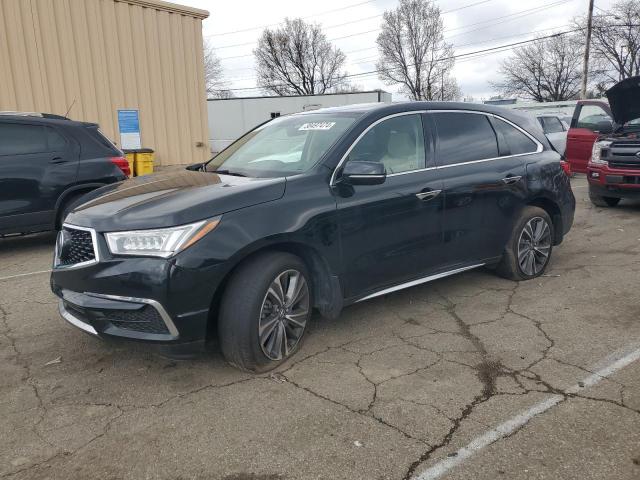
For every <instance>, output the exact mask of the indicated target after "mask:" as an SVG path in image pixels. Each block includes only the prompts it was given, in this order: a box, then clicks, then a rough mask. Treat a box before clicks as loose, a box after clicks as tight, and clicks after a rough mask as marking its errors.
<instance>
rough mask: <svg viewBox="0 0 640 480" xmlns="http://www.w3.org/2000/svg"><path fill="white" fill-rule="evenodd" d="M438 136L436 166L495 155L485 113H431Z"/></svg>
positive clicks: (495, 146) (495, 144) (496, 142)
mask: <svg viewBox="0 0 640 480" xmlns="http://www.w3.org/2000/svg"><path fill="white" fill-rule="evenodd" d="M433 120H434V122H435V124H436V129H437V132H438V133H437V135H438V147H437V151H438V154H437V158H436V160H437V162H438V165H440V166H442V165H454V164H456V163H463V162H472V161H474V160H485V159H487V158H496V157H498V156H499V154H498V140H497V138H496V134H495V132H494V131H493V128H492V127H491V124H490V123H489V119H488V118H487V116H486V115H483V114H476V113H462V112H461V113H457V112H443V113H437V112H436V113H434V114H433Z"/></svg>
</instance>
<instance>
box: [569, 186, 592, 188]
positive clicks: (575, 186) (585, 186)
mask: <svg viewBox="0 0 640 480" xmlns="http://www.w3.org/2000/svg"><path fill="white" fill-rule="evenodd" d="M588 186H589V185H575V186H573V187H571V188H587V187H588Z"/></svg>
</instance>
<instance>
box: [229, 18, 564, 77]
mask: <svg viewBox="0 0 640 480" xmlns="http://www.w3.org/2000/svg"><path fill="white" fill-rule="evenodd" d="M570 26H571V25H570V24H567V25H559V26H555V27H549V28H542V29H540V30H532V31H529V32H524V33H519V34H517V35H503V36H501V37H493V38H489V39H487V40H483V41H481V42H469V43H463V44H461V45H454V46H453V48H456V49H458V48H463V47H468V46H471V45H481V44H483V43H491V42H495V41H496V40H507V39H512V38H518V37H524V36H526V35H534V34H536V33H541V32H548V31H549V30H557V29H560V28H567V27H570ZM374 48H377V47H374ZM377 58H378V55H370V56H368V57H364V58H358V59H354V60H352V61H350V62H348V65H359V64H362V63H373V62H372V61H373V60H375V59H377ZM248 70H255V67H249V68H248ZM227 80H229V81H234V82H243V81H248V80H256V77H255V76H252V77H231V78H228V79H227ZM256 88H259V87H256Z"/></svg>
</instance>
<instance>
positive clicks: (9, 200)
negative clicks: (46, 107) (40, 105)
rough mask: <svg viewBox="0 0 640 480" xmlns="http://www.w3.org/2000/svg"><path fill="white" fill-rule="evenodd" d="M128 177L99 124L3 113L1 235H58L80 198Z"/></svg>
mask: <svg viewBox="0 0 640 480" xmlns="http://www.w3.org/2000/svg"><path fill="white" fill-rule="evenodd" d="M128 175H129V164H128V163H127V161H126V159H125V158H123V156H122V152H121V151H120V150H118V149H117V148H116V147H115V146H114V145H113V144H112V143H111V142H110V141H109V140H107V139H106V138H105V137H104V136H103V135H102V134H101V133H100V131H99V130H98V125H96V124H95V123H84V122H75V121H72V120H69V119H67V118H65V117H61V116H57V115H51V114H17V113H2V114H0V235H5V234H13V233H29V232H38V231H45V230H53V229H54V228H56V227H59V226H60V222H61V221H62V219H63V218H64V216H65V214H66V212H67V211H68V210H69V209H70V208H71V206H72V205H73V203H74V202H75V201H76V200H78V198H79V197H80V196H81V195H83V194H84V193H87V192H89V191H91V190H95V189H96V188H98V187H101V186H103V185H107V184H109V183H114V182H119V181H121V180H124V179H125V178H127V176H128Z"/></svg>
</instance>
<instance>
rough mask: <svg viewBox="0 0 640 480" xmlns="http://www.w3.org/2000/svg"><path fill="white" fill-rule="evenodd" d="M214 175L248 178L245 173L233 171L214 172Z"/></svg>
mask: <svg viewBox="0 0 640 480" xmlns="http://www.w3.org/2000/svg"><path fill="white" fill-rule="evenodd" d="M212 173H220V174H221V175H232V176H234V177H246V175H245V174H244V173H239V172H232V171H231V170H224V169H223V170H212Z"/></svg>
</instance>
